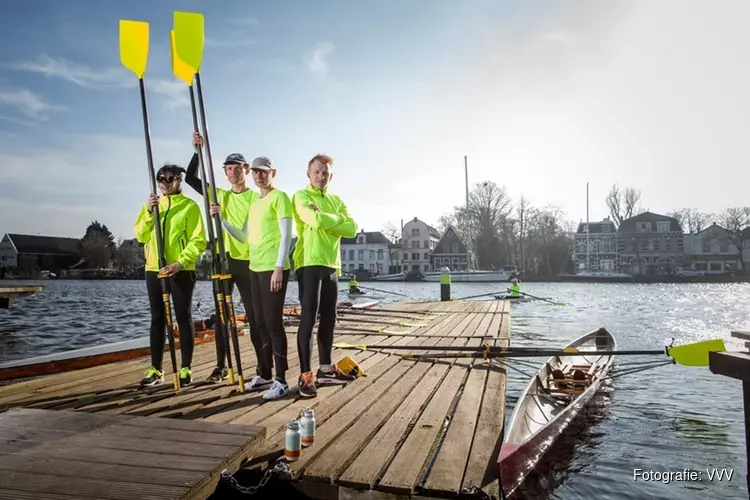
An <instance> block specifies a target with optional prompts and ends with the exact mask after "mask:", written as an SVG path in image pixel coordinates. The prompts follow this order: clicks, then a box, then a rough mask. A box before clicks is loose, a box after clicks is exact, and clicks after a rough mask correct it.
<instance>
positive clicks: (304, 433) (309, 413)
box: [300, 408, 315, 448]
mask: <svg viewBox="0 0 750 500" xmlns="http://www.w3.org/2000/svg"><path fill="white" fill-rule="evenodd" d="M300 434H301V441H302V446H304V447H305V448H307V447H308V446H312V445H313V443H314V442H315V411H313V409H312V408H305V409H304V410H302V417H301V418H300Z"/></svg>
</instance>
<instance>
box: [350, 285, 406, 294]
mask: <svg viewBox="0 0 750 500" xmlns="http://www.w3.org/2000/svg"><path fill="white" fill-rule="evenodd" d="M359 287H360V288H364V289H365V290H372V291H373V292H380V293H390V294H391V295H398V296H399V297H408V295H406V294H403V293H398V292H389V291H388V290H381V289H380V288H372V287H369V286H362V285H360V286H359Z"/></svg>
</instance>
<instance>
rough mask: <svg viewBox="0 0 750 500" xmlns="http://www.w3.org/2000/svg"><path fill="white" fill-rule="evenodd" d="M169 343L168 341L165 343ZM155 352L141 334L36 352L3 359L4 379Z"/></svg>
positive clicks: (208, 333)
mask: <svg viewBox="0 0 750 500" xmlns="http://www.w3.org/2000/svg"><path fill="white" fill-rule="evenodd" d="M379 303H380V301H379V300H374V301H369V302H364V303H360V304H351V303H349V302H339V304H338V305H339V310H346V309H369V308H371V307H375V306H376V305H378V304H379ZM299 314H300V308H299V307H286V308H284V315H288V316H294V315H299ZM245 320H246V316H245V315H244V314H239V315H237V324H238V326H239V325H240V324H241V323H244V322H245ZM193 326H194V331H195V337H194V342H195V345H200V344H205V343H207V342H213V341H214V338H215V334H214V330H213V321H208V320H196V321H194V322H193ZM246 331H247V330H246V329H240V328H238V331H237V333H238V335H244V334H245V333H246ZM174 333H175V348H179V345H180V331H179V328H178V327H177V325H174ZM166 345H167V344H166V343H165V346H166ZM150 354H151V346H150V340H149V337H140V338H137V339H132V340H125V341H122V342H113V343H110V344H105V345H101V346H94V347H85V348H83V349H74V350H70V351H64V352H59V353H55V354H47V355H44V356H36V357H33V358H25V359H19V360H15V361H8V362H5V363H0V382H2V381H8V380H17V379H21V378H28V377H38V376H40V375H50V374H53V373H62V372H68V371H72V370H81V369H84V368H91V367H94V366H101V365H106V364H109V363H116V362H118V361H127V360H130V359H136V358H141V357H144V356H148V355H150Z"/></svg>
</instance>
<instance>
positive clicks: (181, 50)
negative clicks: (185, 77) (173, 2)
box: [174, 11, 204, 73]
mask: <svg viewBox="0 0 750 500" xmlns="http://www.w3.org/2000/svg"><path fill="white" fill-rule="evenodd" d="M174 32H175V37H174V38H175V48H176V53H177V55H178V56H179V58H180V59H181V60H182V61H183V62H184V63H185V64H187V65H188V66H190V67H191V68H192V69H193V72H194V73H197V72H198V71H199V70H200V67H201V62H202V60H203V43H204V22H203V14H201V13H198V12H182V11H175V12H174Z"/></svg>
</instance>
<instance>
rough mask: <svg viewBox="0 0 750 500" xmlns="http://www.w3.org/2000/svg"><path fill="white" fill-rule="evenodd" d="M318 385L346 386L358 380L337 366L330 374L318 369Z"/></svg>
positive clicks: (334, 366)
mask: <svg viewBox="0 0 750 500" xmlns="http://www.w3.org/2000/svg"><path fill="white" fill-rule="evenodd" d="M316 378H317V379H318V385H335V384H346V383H347V382H352V381H354V380H356V378H357V377H355V376H354V375H347V374H345V373H344V372H342V371H341V370H339V369H338V367H337V366H336V365H333V368H332V369H331V371H329V372H324V371H323V370H321V369H320V368H318V375H317V377H316Z"/></svg>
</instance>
